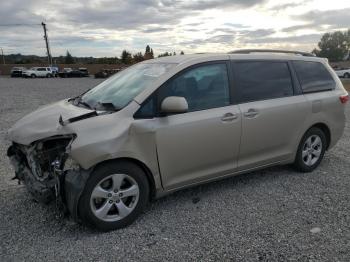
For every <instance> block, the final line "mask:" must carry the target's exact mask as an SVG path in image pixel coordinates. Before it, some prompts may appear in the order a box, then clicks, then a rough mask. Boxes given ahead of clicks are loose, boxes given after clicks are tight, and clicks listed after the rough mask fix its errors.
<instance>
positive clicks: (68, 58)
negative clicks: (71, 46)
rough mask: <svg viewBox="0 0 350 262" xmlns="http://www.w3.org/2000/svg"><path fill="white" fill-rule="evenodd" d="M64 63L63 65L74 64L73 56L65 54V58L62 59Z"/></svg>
mask: <svg viewBox="0 0 350 262" xmlns="http://www.w3.org/2000/svg"><path fill="white" fill-rule="evenodd" d="M64 63H65V64H74V58H73V56H72V55H71V54H70V53H69V52H68V50H67V53H66V57H65V58H64Z"/></svg>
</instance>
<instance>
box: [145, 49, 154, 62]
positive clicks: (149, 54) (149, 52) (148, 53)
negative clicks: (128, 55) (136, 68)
mask: <svg viewBox="0 0 350 262" xmlns="http://www.w3.org/2000/svg"><path fill="white" fill-rule="evenodd" d="M152 58H154V56H153V49H152V48H151V47H150V46H149V45H147V46H146V51H145V55H144V59H145V60H147V59H152Z"/></svg>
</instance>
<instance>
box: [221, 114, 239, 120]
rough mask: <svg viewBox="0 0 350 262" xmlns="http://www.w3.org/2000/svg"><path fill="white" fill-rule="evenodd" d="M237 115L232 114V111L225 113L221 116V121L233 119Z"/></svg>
mask: <svg viewBox="0 0 350 262" xmlns="http://www.w3.org/2000/svg"><path fill="white" fill-rule="evenodd" d="M237 118H238V116H237V115H236V114H232V113H226V114H224V115H223V116H222V117H221V121H223V122H230V121H233V120H235V119H237Z"/></svg>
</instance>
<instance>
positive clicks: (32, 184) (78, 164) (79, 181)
mask: <svg viewBox="0 0 350 262" xmlns="http://www.w3.org/2000/svg"><path fill="white" fill-rule="evenodd" d="M271 52H272V51H269V53H262V54H256V52H253V51H247V50H244V54H242V53H243V52H242V53H238V54H237V53H232V54H198V55H182V56H170V57H164V58H158V59H152V60H147V61H144V62H141V63H138V64H136V65H133V66H131V67H129V68H127V69H125V70H123V71H122V72H120V73H118V74H116V75H115V76H113V77H111V78H109V79H108V80H106V81H104V82H102V83H100V84H99V85H97V86H96V87H95V88H93V89H91V90H89V91H87V92H86V93H83V94H81V95H79V96H77V97H73V98H69V99H65V100H62V101H59V102H57V103H54V104H50V105H48V106H46V107H41V108H40V109H38V110H37V111H35V112H33V113H31V114H29V115H27V116H25V117H24V118H23V119H21V120H19V121H18V122H17V123H16V124H15V125H14V126H13V127H12V128H11V129H10V130H9V132H8V139H9V140H11V141H12V145H11V146H10V148H9V149H8V152H7V155H8V157H9V158H10V159H11V163H12V164H13V165H14V168H15V176H16V178H17V179H19V180H21V181H24V183H25V184H26V186H27V188H28V190H29V192H30V193H31V194H32V195H33V196H34V198H36V199H37V200H38V201H42V202H48V201H49V200H51V199H56V201H58V202H60V203H62V204H63V205H64V206H65V207H66V209H67V210H69V213H70V215H71V216H72V217H73V218H74V219H76V220H77V221H83V222H84V223H86V224H88V225H92V226H94V227H97V228H98V229H100V230H112V229H117V228H121V227H124V226H127V225H128V224H130V223H132V222H133V221H134V220H135V219H136V218H137V217H138V216H139V215H140V214H141V213H142V211H143V210H144V209H145V207H146V206H147V203H148V201H149V200H150V199H153V198H159V197H161V196H164V195H166V194H169V193H171V192H174V191H176V190H180V189H183V188H186V187H190V186H194V185H198V184H201V183H206V182H209V181H213V180H217V179H221V178H225V177H229V176H233V175H237V174H241V173H246V172H250V171H252V170H257V169H261V168H265V167H268V166H274V165H283V164H293V165H294V167H295V168H296V170H299V171H301V172H311V171H313V170H314V169H315V168H317V167H318V165H319V164H320V162H321V161H322V159H323V156H324V154H325V152H326V150H329V149H331V148H332V147H333V146H334V145H335V144H336V143H337V141H338V140H339V139H340V137H341V136H342V133H343V130H344V126H345V113H344V110H345V104H346V102H347V101H348V99H349V96H348V94H347V92H346V91H345V89H344V87H343V86H342V83H341V81H340V80H339V78H338V77H337V75H336V74H335V73H334V71H333V70H332V69H331V68H330V66H329V65H328V63H327V61H326V60H325V59H322V58H317V57H312V56H311V55H310V56H309V55H308V54H306V53H299V52H298V53H297V55H293V54H292V55H291V54H288V55H286V54H272V53H271ZM279 52H282V51H279Z"/></svg>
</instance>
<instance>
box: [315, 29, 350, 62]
mask: <svg viewBox="0 0 350 262" xmlns="http://www.w3.org/2000/svg"><path fill="white" fill-rule="evenodd" d="M318 47H319V50H317V49H316V50H313V53H315V54H316V55H317V56H321V57H327V58H328V59H329V61H332V62H334V61H341V60H343V59H344V58H345V56H346V55H347V54H348V53H349V50H350V29H349V30H348V31H346V32H342V31H335V32H333V33H332V32H331V33H325V34H324V35H323V36H322V38H321V40H320V42H319V43H318Z"/></svg>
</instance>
